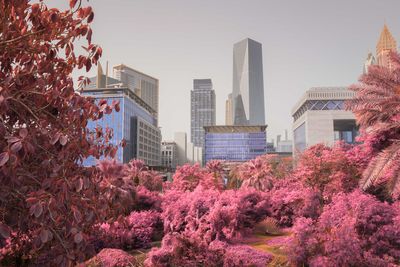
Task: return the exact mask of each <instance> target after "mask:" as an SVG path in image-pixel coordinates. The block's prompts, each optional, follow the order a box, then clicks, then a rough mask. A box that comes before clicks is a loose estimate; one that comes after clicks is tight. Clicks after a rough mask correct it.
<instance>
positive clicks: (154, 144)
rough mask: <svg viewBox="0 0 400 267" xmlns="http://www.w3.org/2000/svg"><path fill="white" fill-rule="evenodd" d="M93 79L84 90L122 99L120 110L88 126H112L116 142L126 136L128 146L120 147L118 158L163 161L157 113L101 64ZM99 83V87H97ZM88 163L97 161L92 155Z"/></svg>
mask: <svg viewBox="0 0 400 267" xmlns="http://www.w3.org/2000/svg"><path fill="white" fill-rule="evenodd" d="M90 80H91V81H93V83H91V84H89V85H88V86H87V87H86V88H84V89H83V92H82V94H83V95H85V96H91V97H93V98H95V99H96V101H99V100H101V99H106V100H107V103H108V104H111V103H112V102H113V101H119V103H120V111H119V112H115V111H114V112H112V113H111V114H105V115H104V116H103V117H102V118H101V119H100V120H97V121H89V123H88V128H89V129H91V130H94V129H95V128H96V127H98V126H100V127H101V128H103V129H105V128H106V127H108V128H111V129H112V130H113V138H112V140H110V142H111V143H112V144H113V145H120V143H121V141H122V140H125V142H126V145H125V147H120V148H119V149H118V152H117V155H116V159H117V160H118V161H119V162H123V163H127V162H129V161H130V160H131V159H134V158H136V159H141V160H143V161H144V162H145V164H146V165H148V166H159V165H160V161H161V131H160V129H159V128H158V126H157V113H156V111H155V110H154V109H152V107H150V106H149V105H148V104H147V103H146V102H145V101H144V100H143V99H141V98H140V97H139V96H138V95H136V94H135V93H134V91H133V90H132V89H130V88H128V87H126V86H124V85H123V83H121V82H120V81H118V80H116V79H113V78H111V77H108V76H107V75H104V73H103V70H102V68H101V65H98V69H97V76H96V77H93V78H91V79H90ZM96 86H100V87H96ZM84 164H85V165H87V166H88V165H94V164H95V159H94V158H89V159H87V160H86V161H85V163H84Z"/></svg>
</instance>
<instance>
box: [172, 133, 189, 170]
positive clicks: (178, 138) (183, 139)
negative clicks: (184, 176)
mask: <svg viewBox="0 0 400 267" xmlns="http://www.w3.org/2000/svg"><path fill="white" fill-rule="evenodd" d="M174 141H175V144H176V152H177V153H176V154H177V156H176V157H177V162H176V164H177V166H182V165H184V164H185V163H186V162H187V135H186V133H185V132H176V133H175V136H174Z"/></svg>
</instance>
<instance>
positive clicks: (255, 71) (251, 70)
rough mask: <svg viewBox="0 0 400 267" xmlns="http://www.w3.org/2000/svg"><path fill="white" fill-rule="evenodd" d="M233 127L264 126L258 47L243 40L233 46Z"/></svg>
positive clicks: (260, 47)
mask: <svg viewBox="0 0 400 267" xmlns="http://www.w3.org/2000/svg"><path fill="white" fill-rule="evenodd" d="M232 106H233V122H234V125H264V124H265V107H264V81H263V63H262V45H261V44H260V43H258V42H256V41H254V40H251V39H249V38H246V39H244V40H242V41H240V42H238V43H236V44H234V46H233V91H232Z"/></svg>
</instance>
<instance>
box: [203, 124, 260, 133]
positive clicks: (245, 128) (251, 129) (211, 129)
mask: <svg viewBox="0 0 400 267" xmlns="http://www.w3.org/2000/svg"><path fill="white" fill-rule="evenodd" d="M265 129H267V125H251V126H250V125H214V126H204V130H205V131H206V133H258V132H265Z"/></svg>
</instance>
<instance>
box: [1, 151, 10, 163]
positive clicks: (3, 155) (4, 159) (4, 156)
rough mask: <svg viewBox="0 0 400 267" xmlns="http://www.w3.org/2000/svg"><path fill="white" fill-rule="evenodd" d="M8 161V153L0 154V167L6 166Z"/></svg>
mask: <svg viewBox="0 0 400 267" xmlns="http://www.w3.org/2000/svg"><path fill="white" fill-rule="evenodd" d="M9 159H10V154H9V152H3V153H1V154H0V167H1V166H3V165H4V164H6V163H7V161H8V160H9Z"/></svg>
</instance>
